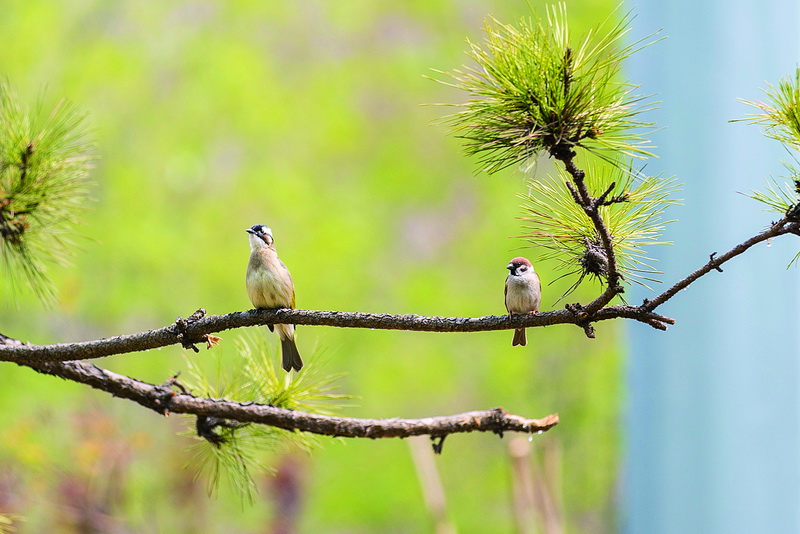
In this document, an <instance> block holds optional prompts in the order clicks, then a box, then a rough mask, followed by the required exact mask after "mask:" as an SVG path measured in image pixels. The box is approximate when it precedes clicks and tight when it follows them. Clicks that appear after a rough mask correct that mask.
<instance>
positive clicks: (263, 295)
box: [245, 224, 303, 372]
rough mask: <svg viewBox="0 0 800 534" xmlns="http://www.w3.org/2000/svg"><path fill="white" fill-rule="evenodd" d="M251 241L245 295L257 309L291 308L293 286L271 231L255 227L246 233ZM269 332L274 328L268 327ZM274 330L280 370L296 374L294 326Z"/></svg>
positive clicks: (300, 362) (299, 362)
mask: <svg viewBox="0 0 800 534" xmlns="http://www.w3.org/2000/svg"><path fill="white" fill-rule="evenodd" d="M245 231H246V232H247V233H248V234H250V235H249V236H248V237H249V239H250V262H249V263H248V264H247V278H246V284H247V296H248V297H250V302H252V303H253V306H255V307H256V308H267V309H274V308H294V283H293V282H292V275H291V274H289V269H287V268H286V265H284V264H283V262H282V261H281V260H280V258H278V253H277V251H276V250H275V241H274V239H273V238H272V230H271V229H270V228H269V227H267V226H264V225H263V224H255V225H253V226H251V227H250V228H248V229H247V230H245ZM267 326H268V327H269V329H270V331H272V330H273V325H267ZM274 329H275V330H276V331H277V332H278V337H279V338H280V340H281V352H282V354H283V361H282V367H283V369H284V370H285V371H287V372H289V371H291V370H292V369H294V370H295V371H299V370H300V369H301V368H302V367H303V360H301V359H300V353H299V352H298V351H297V345H296V344H295V336H294V325H293V324H276V325H274Z"/></svg>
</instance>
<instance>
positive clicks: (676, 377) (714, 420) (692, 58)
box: [622, 0, 800, 534]
mask: <svg viewBox="0 0 800 534" xmlns="http://www.w3.org/2000/svg"><path fill="white" fill-rule="evenodd" d="M629 7H631V8H632V9H634V10H635V11H634V12H635V14H636V15H637V17H636V19H635V20H634V22H633V31H634V33H635V35H636V36H643V35H645V34H647V33H650V32H653V31H655V30H658V29H663V34H664V35H666V36H667V37H668V38H667V39H666V40H665V41H662V42H660V43H658V44H656V45H654V46H652V47H649V48H647V49H645V50H644V51H642V52H639V53H638V54H637V55H635V56H634V57H632V58H631V60H630V61H629V63H628V71H627V74H628V77H629V79H630V80H632V81H633V82H634V83H640V84H642V86H643V87H642V92H643V93H656V94H657V99H658V100H660V101H661V102H662V104H661V105H660V109H659V110H657V111H655V112H653V113H652V114H651V115H650V117H649V118H650V119H652V120H654V121H656V122H657V123H658V125H659V126H662V127H666V129H665V130H663V131H660V132H657V133H656V134H655V135H653V136H652V138H653V140H654V142H655V144H656V145H657V146H658V148H657V153H658V155H659V156H660V159H658V160H655V161H651V162H649V163H648V166H647V172H648V173H650V174H655V173H658V172H664V174H665V175H667V176H670V175H675V176H677V177H678V179H679V181H680V182H682V183H683V184H685V185H684V188H683V192H682V194H681V197H682V198H683V199H684V201H683V206H681V207H677V208H675V209H673V210H671V211H672V216H674V217H675V218H678V219H679V222H676V223H674V224H672V225H670V228H669V230H668V232H667V236H666V237H667V239H669V240H671V241H673V242H674V243H675V245H674V247H661V248H662V250H659V251H656V254H657V256H658V257H659V259H660V262H659V264H658V266H659V268H660V269H662V270H663V271H664V272H665V273H666V274H665V275H664V277H663V278H664V280H665V282H666V283H668V284H671V283H673V282H675V281H676V280H678V279H679V278H682V277H683V276H684V275H685V274H687V273H689V272H690V271H691V270H693V269H695V268H697V267H699V266H700V265H701V264H703V263H704V262H705V261H707V259H708V256H709V254H710V253H712V252H714V251H719V252H722V251H725V250H728V249H729V248H731V247H732V246H733V245H735V244H737V243H739V242H741V241H743V240H744V239H746V238H747V237H749V236H751V235H754V234H755V233H756V232H758V231H760V230H761V229H763V228H764V227H765V226H766V225H767V224H768V223H769V221H770V220H773V219H775V218H777V216H774V215H772V214H769V213H766V212H764V211H762V207H761V205H759V204H758V203H756V202H755V201H753V200H750V199H748V198H746V197H744V196H743V195H740V194H737V192H749V191H750V190H751V189H756V188H763V184H764V179H765V178H766V177H767V176H768V175H770V174H772V175H776V176H777V175H780V174H781V173H782V171H783V168H782V166H781V165H780V161H781V160H788V159H790V157H789V156H788V154H787V153H786V152H785V151H783V149H782V148H781V147H780V145H779V144H778V143H777V142H775V141H770V140H767V139H765V138H763V137H762V136H761V135H760V133H759V130H758V128H757V127H754V126H749V125H745V124H741V123H734V124H730V123H727V121H728V120H729V119H734V118H742V117H744V116H746V115H748V114H750V113H752V112H753V110H751V109H749V108H748V107H746V106H745V105H743V104H740V103H738V102H736V98H737V97H740V98H745V99H748V100H757V99H762V97H763V94H762V93H761V92H760V91H759V90H758V89H759V88H761V87H764V86H765V82H767V81H770V82H773V83H775V82H776V81H777V80H778V79H779V78H781V77H783V76H785V75H789V74H793V73H794V69H795V66H796V65H797V63H798V60H799V58H798V35H800V31H798V30H800V6H799V5H798V3H797V2H796V0H775V1H761V2H754V1H752V0H748V1H745V2H731V1H730V0H709V1H701V2H698V1H696V0H671V1H668V2H665V1H663V0H640V1H638V2H630V3H629ZM798 249H800V240H799V239H797V238H796V237H794V236H790V237H786V238H784V239H782V240H778V241H776V242H775V243H774V244H772V246H760V247H757V249H755V250H751V251H749V252H748V253H746V255H744V256H742V257H740V258H738V259H735V260H733V261H732V262H731V263H729V264H728V265H726V266H725V267H724V270H725V272H724V273H711V274H709V275H708V276H706V277H704V278H702V279H701V280H700V281H698V282H697V283H696V284H695V285H693V286H692V287H690V288H689V289H688V290H687V291H685V292H682V293H681V294H679V295H677V296H676V297H675V298H674V299H673V300H672V301H670V302H669V303H668V304H667V305H665V306H664V307H663V308H660V309H659V311H660V312H661V313H664V314H666V315H669V316H672V317H674V318H676V319H677V320H678V323H677V324H676V325H675V326H674V327H671V328H670V329H669V331H668V332H665V333H664V332H657V331H655V330H652V329H649V328H648V327H645V326H642V325H638V324H637V325H630V327H629V334H630V336H629V339H630V354H629V360H628V361H629V363H628V375H627V385H628V395H627V399H626V402H627V413H626V414H625V417H624V419H623V421H624V432H625V444H626V450H625V454H626V458H625V464H624V465H625V473H624V475H623V485H622V530H623V531H624V532H628V533H637V534H638V533H648V534H658V533H688V532H702V533H726V534H728V533H738V532H747V533H752V532H759V533H760V532H765V533H767V532H769V533H794V532H800V409H799V404H798V396H799V393H800V387H799V384H798V381H799V379H800V365H799V364H798V352H800V351H798V347H800V334H799V332H800V324H799V323H800V321H799V320H798V319H799V317H800V316H799V313H798V310H800V298H799V297H800V294H799V291H798V287H799V284H798V278H799V277H800V273H799V272H798V269H796V268H791V269H789V270H788V271H787V270H786V269H785V266H786V264H787V263H788V261H789V260H790V259H791V257H792V256H793V255H794V253H795V252H796V251H797V250H798ZM657 289H658V288H657ZM634 293H635V294H633V295H629V296H628V298H629V299H630V300H631V301H634V302H637V301H641V298H643V297H646V296H647V294H646V293H645V292H644V291H635V292H634Z"/></svg>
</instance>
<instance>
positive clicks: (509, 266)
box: [506, 263, 514, 271]
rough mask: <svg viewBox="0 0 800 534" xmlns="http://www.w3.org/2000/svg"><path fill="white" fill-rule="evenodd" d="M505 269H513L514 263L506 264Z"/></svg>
mask: <svg viewBox="0 0 800 534" xmlns="http://www.w3.org/2000/svg"><path fill="white" fill-rule="evenodd" d="M506 269H508V270H509V271H511V270H513V269H514V264H513V263H509V264H508V265H506Z"/></svg>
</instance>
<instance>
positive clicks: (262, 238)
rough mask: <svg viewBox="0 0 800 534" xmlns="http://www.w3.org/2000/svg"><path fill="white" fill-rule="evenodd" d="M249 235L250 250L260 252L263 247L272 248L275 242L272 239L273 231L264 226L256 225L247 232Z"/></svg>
mask: <svg viewBox="0 0 800 534" xmlns="http://www.w3.org/2000/svg"><path fill="white" fill-rule="evenodd" d="M245 232H247V233H248V234H250V235H249V236H248V237H249V239H250V248H251V249H252V250H258V249H260V248H261V247H270V246H272V243H273V242H274V240H273V239H272V229H271V228H270V227H269V226H265V225H263V224H254V225H253V226H251V227H250V228H248V229H247V230H245Z"/></svg>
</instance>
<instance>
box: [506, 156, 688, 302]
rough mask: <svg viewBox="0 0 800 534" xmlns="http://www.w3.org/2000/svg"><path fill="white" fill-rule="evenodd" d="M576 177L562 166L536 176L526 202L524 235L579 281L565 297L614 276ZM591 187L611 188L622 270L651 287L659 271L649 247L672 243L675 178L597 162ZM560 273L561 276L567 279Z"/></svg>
mask: <svg viewBox="0 0 800 534" xmlns="http://www.w3.org/2000/svg"><path fill="white" fill-rule="evenodd" d="M569 179H570V177H569V175H568V173H567V172H566V171H564V170H561V171H560V172H559V173H558V175H557V176H555V177H553V176H548V177H547V178H544V179H530V180H529V190H528V193H527V194H524V195H520V197H521V198H522V200H523V206H522V208H523V212H524V215H523V216H522V217H520V219H521V220H523V221H524V223H523V229H524V230H525V231H526V233H525V234H524V235H522V236H520V237H521V238H522V239H524V240H525V241H527V242H529V243H530V244H531V245H532V246H533V247H534V248H535V249H536V250H537V253H538V258H539V259H540V260H555V261H556V269H557V270H561V271H564V274H563V275H562V276H561V277H566V276H576V275H577V280H576V281H575V283H574V284H573V285H572V286H571V287H570V288H569V289H568V290H567V292H566V293H565V294H564V295H563V296H562V297H561V298H563V297H564V296H566V295H568V294H569V293H571V292H572V291H573V290H574V289H576V288H577V287H578V285H579V284H580V283H581V282H583V280H584V279H586V278H589V279H594V280H598V281H602V280H605V279H607V277H608V271H607V267H608V263H607V258H606V256H605V251H604V250H603V247H602V245H601V242H600V238H599V236H598V235H597V230H596V228H595V226H594V225H593V224H592V221H591V220H590V219H589V217H588V216H587V214H586V213H585V211H584V210H583V209H582V208H581V207H580V206H579V205H577V204H576V203H575V200H574V198H573V196H572V193H571V192H570V190H569V188H568V187H567V185H566V183H567V182H568V181H569ZM585 180H586V183H587V186H588V187H589V189H591V190H595V191H609V194H608V195H607V197H606V198H607V199H608V201H609V202H610V203H609V205H608V206H606V207H605V209H604V210H603V211H602V216H603V220H604V222H605V224H606V227H607V228H608V229H609V232H610V234H611V238H612V244H613V247H614V250H615V252H616V255H617V261H618V266H617V267H618V270H619V272H620V274H621V275H622V276H623V278H624V279H625V280H629V281H632V282H635V283H639V284H641V285H644V286H645V287H648V286H647V283H648V282H657V281H658V280H657V279H656V278H655V275H657V274H660V272H659V271H658V270H656V269H655V268H654V267H653V265H652V262H653V261H654V260H652V259H651V258H649V257H648V256H647V253H646V251H645V247H646V246H648V245H664V244H669V243H668V242H666V241H662V240H661V238H660V236H661V234H662V232H663V230H664V225H665V224H667V223H669V222H671V221H666V220H664V219H663V214H664V211H665V210H666V209H667V208H668V207H669V206H670V205H672V204H675V203H676V201H675V200H674V199H672V198H671V196H672V194H673V193H674V192H675V191H676V190H677V186H676V184H675V181H674V180H673V179H664V178H660V177H653V176H645V175H643V174H642V173H639V172H635V171H634V170H633V169H630V168H629V169H624V168H622V167H620V166H608V165H596V166H590V167H589V168H588V169H587V171H586V178H585ZM561 277H559V278H561Z"/></svg>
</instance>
